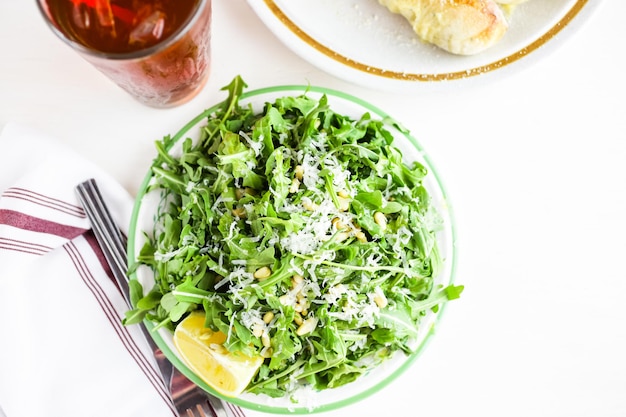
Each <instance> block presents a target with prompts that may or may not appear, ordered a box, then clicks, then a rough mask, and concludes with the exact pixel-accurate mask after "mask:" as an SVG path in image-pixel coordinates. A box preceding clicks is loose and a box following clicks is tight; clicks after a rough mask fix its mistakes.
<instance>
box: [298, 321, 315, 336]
mask: <svg viewBox="0 0 626 417" xmlns="http://www.w3.org/2000/svg"><path fill="white" fill-rule="evenodd" d="M316 327H317V319H316V318H314V317H309V318H308V319H306V320H304V321H303V322H302V324H301V325H300V327H298V329H297V330H296V334H297V335H298V336H303V335H305V334H307V333H311V332H312V331H313V330H315V328H316Z"/></svg>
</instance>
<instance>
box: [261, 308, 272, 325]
mask: <svg viewBox="0 0 626 417" xmlns="http://www.w3.org/2000/svg"><path fill="white" fill-rule="evenodd" d="M272 320H274V313H273V312H271V311H268V312H267V313H265V314H264V315H263V323H265V324H270V322H271V321H272Z"/></svg>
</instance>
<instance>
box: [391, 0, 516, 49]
mask: <svg viewBox="0 0 626 417" xmlns="http://www.w3.org/2000/svg"><path fill="white" fill-rule="evenodd" d="M498 1H500V2H503V3H512V2H520V1H525V0H498ZM379 2H380V4H382V5H383V6H386V7H387V8H388V9H389V10H390V11H391V12H393V13H399V14H401V15H402V16H404V17H405V18H406V19H407V20H408V21H409V22H410V23H411V26H412V27H413V30H414V31H415V33H416V34H417V35H418V36H419V37H420V39H422V40H424V41H426V42H429V43H432V44H435V45H437V46H439V47H440V48H443V49H445V50H446V51H448V52H451V53H453V54H459V55H473V54H477V53H479V52H482V51H484V50H485V49H487V48H489V47H491V46H492V45H493V44H495V43H496V42H498V41H499V40H500V39H501V38H502V36H504V34H505V33H506V31H507V29H508V27H509V25H508V22H507V19H506V17H505V15H504V12H503V11H502V9H501V8H500V6H498V4H497V3H496V1H494V0H379Z"/></svg>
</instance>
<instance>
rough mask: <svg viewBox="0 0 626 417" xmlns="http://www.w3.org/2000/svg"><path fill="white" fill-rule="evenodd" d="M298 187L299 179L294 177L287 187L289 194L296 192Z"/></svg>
mask: <svg viewBox="0 0 626 417" xmlns="http://www.w3.org/2000/svg"><path fill="white" fill-rule="evenodd" d="M299 188H300V180H299V179H297V178H294V179H293V180H292V181H291V187H289V192H290V193H291V194H294V193H297V192H298V189H299Z"/></svg>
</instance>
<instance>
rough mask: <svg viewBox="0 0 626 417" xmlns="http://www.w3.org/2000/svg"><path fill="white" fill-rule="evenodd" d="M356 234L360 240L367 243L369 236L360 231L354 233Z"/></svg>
mask: <svg viewBox="0 0 626 417" xmlns="http://www.w3.org/2000/svg"><path fill="white" fill-rule="evenodd" d="M354 236H355V237H356V238H357V240H358V241H359V242H361V243H367V236H365V233H363V232H361V231H358V232H356V233H355V234H354Z"/></svg>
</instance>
